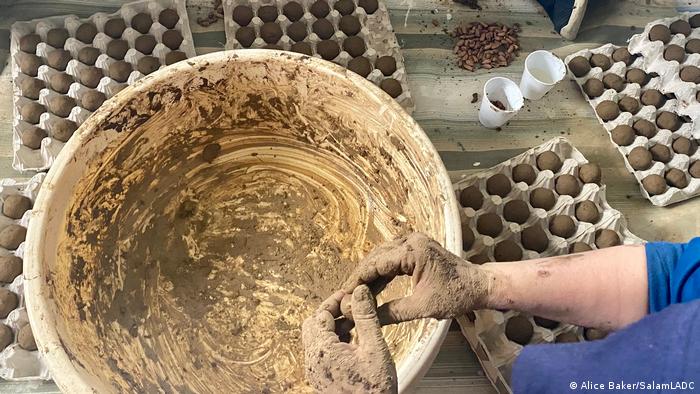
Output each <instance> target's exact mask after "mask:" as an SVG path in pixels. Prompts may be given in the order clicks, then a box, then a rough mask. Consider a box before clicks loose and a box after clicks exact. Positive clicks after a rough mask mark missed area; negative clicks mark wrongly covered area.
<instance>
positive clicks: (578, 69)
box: [569, 56, 591, 78]
mask: <svg viewBox="0 0 700 394" xmlns="http://www.w3.org/2000/svg"><path fill="white" fill-rule="evenodd" d="M569 70H571V72H572V73H573V74H574V75H575V76H576V77H577V78H581V77H583V76H584V75H586V74H588V73H589V72H590V71H591V64H590V62H589V61H588V59H586V58H585V57H583V56H576V57H574V58H573V59H571V60H570V61H569Z"/></svg>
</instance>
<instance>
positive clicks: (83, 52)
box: [78, 47, 100, 66]
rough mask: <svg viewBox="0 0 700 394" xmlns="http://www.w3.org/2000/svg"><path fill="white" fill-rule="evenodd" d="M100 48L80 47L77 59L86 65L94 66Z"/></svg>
mask: <svg viewBox="0 0 700 394" xmlns="http://www.w3.org/2000/svg"><path fill="white" fill-rule="evenodd" d="M99 56H100V50H99V49H97V48H94V47H82V48H80V50H79V51H78V61H79V62H81V63H83V64H86V65H88V66H94V65H95V62H96V61H97V58H98V57H99Z"/></svg>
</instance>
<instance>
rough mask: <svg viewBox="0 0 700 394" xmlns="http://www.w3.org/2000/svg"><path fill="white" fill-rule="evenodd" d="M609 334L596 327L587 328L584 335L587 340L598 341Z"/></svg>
mask: <svg viewBox="0 0 700 394" xmlns="http://www.w3.org/2000/svg"><path fill="white" fill-rule="evenodd" d="M607 336H608V333H607V332H605V331H603V330H598V329H595V328H586V329H584V330H583V337H584V338H586V340H587V341H597V340H599V339H603V338H605V337H607Z"/></svg>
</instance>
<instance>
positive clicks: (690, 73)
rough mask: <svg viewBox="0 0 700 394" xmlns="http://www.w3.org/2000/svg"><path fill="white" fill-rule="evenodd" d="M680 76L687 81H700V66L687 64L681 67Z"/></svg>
mask: <svg viewBox="0 0 700 394" xmlns="http://www.w3.org/2000/svg"><path fill="white" fill-rule="evenodd" d="M680 76H681V80H683V81H685V82H692V83H700V68H697V67H695V66H685V67H683V68H682V69H681V72H680Z"/></svg>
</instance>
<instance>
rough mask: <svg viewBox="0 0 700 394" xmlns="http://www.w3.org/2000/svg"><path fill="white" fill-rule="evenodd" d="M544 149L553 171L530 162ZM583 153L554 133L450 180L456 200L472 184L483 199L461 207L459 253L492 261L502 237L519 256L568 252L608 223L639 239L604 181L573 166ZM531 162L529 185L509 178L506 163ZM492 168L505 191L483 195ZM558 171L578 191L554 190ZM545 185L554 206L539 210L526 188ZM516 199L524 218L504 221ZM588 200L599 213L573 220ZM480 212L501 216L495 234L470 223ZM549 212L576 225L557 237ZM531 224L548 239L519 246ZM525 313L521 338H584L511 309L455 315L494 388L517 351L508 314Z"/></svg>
mask: <svg viewBox="0 0 700 394" xmlns="http://www.w3.org/2000/svg"><path fill="white" fill-rule="evenodd" d="M546 151H551V152H554V153H556V154H557V155H558V156H559V157H560V158H561V160H562V166H561V169H560V170H559V171H558V172H557V173H553V172H552V171H551V170H539V169H538V167H537V165H536V159H537V157H538V156H539V155H540V154H541V153H543V152H546ZM587 162H588V161H587V160H586V158H585V157H584V156H583V155H582V154H581V152H579V151H578V150H577V149H576V148H575V147H573V146H572V145H571V144H570V143H569V142H568V141H567V140H566V139H564V138H561V137H559V138H554V139H552V140H550V141H548V142H545V143H544V144H542V145H540V146H538V147H535V148H532V149H530V150H528V151H526V152H524V153H522V154H520V155H518V156H516V157H514V158H512V159H510V160H507V161H505V162H503V163H501V164H498V165H496V166H494V167H492V168H490V169H488V170H485V171H483V172H481V173H478V174H475V175H470V176H468V177H465V178H463V179H460V180H459V181H457V182H456V183H454V185H453V187H454V191H455V193H456V194H457V198H458V200H459V194H460V192H461V190H463V189H465V188H468V187H471V186H477V188H478V189H479V190H480V191H481V192H482V195H483V199H484V200H483V204H482V206H481V207H480V208H479V209H477V210H475V209H473V208H471V207H461V212H460V219H461V221H462V227H463V229H464V228H465V226H466V227H468V228H469V229H470V230H471V231H472V233H473V234H474V242H473V243H472V245H471V246H470V247H469V249H468V250H464V251H463V252H462V257H463V258H465V259H466V260H470V258H474V257H475V256H486V258H487V259H488V261H496V259H495V258H494V248H495V245H497V244H498V243H499V242H501V241H503V240H513V241H514V242H515V243H516V244H518V246H520V247H521V249H522V252H523V257H522V260H527V259H533V258H539V257H548V256H557V255H564V254H568V253H569V248H570V245H572V244H573V243H574V242H584V243H586V244H588V245H589V246H590V247H591V248H592V249H597V246H596V243H595V237H596V231H598V230H602V229H609V230H613V231H615V232H616V233H617V234H618V236H619V238H620V241H621V244H640V243H642V242H644V241H643V240H642V239H640V238H638V237H637V236H635V235H634V234H632V233H631V232H630V231H629V230H628V229H627V223H626V221H625V218H624V217H623V216H622V214H621V213H620V212H619V211H617V210H615V209H613V208H612V207H611V206H610V205H609V204H608V202H607V200H606V197H605V185H604V184H602V183H601V184H600V185H599V184H595V183H583V182H582V181H580V178H579V177H578V168H579V166H581V165H583V164H585V163H587ZM523 163H525V164H529V165H531V166H532V167H533V168H534V170H535V173H536V175H537V176H536V178H535V181H534V182H533V183H532V184H531V185H527V184H526V183H525V182H519V183H515V182H513V180H512V176H511V173H512V169H513V167H515V166H516V165H518V164H523ZM496 174H504V175H506V176H507V177H508V178H509V179H510V180H511V188H512V189H511V191H510V193H509V194H508V195H507V196H505V197H500V196H497V195H489V194H488V192H487V189H486V182H487V180H488V179H489V178H491V177H492V176H493V175H496ZM563 174H570V175H573V176H575V177H576V179H579V181H580V184H579V185H580V186H581V192H580V193H579V195H578V196H576V197H572V196H569V195H559V194H557V192H556V190H555V189H554V188H555V179H556V178H557V177H558V176H560V175H563ZM540 187H541V188H546V189H550V190H552V192H553V193H554V195H555V197H556V202H555V204H554V206H553V207H552V208H551V209H550V210H549V211H545V210H544V209H542V208H533V207H532V205H530V203H529V194H530V192H531V191H532V190H533V189H535V188H540ZM517 199H522V200H523V201H525V202H526V203H528V208H529V209H530V216H529V218H528V219H527V220H526V221H525V222H524V223H523V224H522V225H521V224H518V223H514V222H508V221H507V220H506V219H505V218H504V217H503V207H504V205H505V204H506V203H508V202H509V201H512V200H517ZM585 200H589V201H593V202H594V203H595V205H596V206H597V208H598V211H599V213H600V217H599V220H598V221H597V222H596V223H594V224H592V223H588V222H583V221H579V220H578V219H577V218H576V216H575V208H576V205H577V204H578V203H580V202H581V201H585ZM486 213H496V214H497V215H498V216H499V217H501V220H502V224H503V230H502V231H501V233H500V234H499V235H498V236H496V237H490V236H487V235H481V234H479V232H478V231H477V229H476V222H477V219H478V218H479V217H480V216H481V215H484V214H486ZM554 215H566V216H569V217H571V218H572V219H573V221H574V223H575V225H576V231H575V232H574V234H573V235H572V236H571V237H569V238H566V239H564V238H561V237H559V236H556V235H553V234H552V233H551V232H550V231H549V220H550V219H551V218H552V217H553V216H554ZM531 226H541V228H542V229H543V230H544V232H545V233H546V234H547V237H548V239H549V245H548V247H547V248H546V249H545V250H544V251H543V252H542V253H538V252H536V251H533V250H527V249H525V248H524V247H523V245H522V243H521V240H520V235H521V232H522V230H524V229H525V228H528V227H531ZM519 315H522V316H525V317H526V318H527V319H528V321H529V322H530V323H531V325H532V327H533V334H532V337H531V339H530V340H529V341H528V342H527V344H535V343H553V342H555V341H556V338H557V337H558V336H560V335H561V334H563V333H570V335H575V338H576V339H577V340H578V341H583V340H585V336H584V328H582V327H578V326H574V325H571V324H564V323H558V324H557V326H556V327H555V328H553V329H548V328H545V327H542V326H540V325H537V324H536V323H535V321H534V320H533V316H530V315H528V314H525V313H521V312H516V311H496V310H479V311H474V312H473V313H470V314H469V315H467V316H462V317H460V318H458V319H457V321H458V323H459V324H460V327H461V329H462V332H463V334H464V335H465V337H466V338H467V340H468V341H469V343H470V345H471V347H472V349H473V350H474V352H475V353H476V355H477V357H478V359H479V361H480V363H481V365H482V366H483V368H484V371H485V373H486V374H487V375H488V377H489V379H490V380H491V382H492V383H493V385H494V387H495V388H496V390H497V391H498V392H500V393H511V392H512V391H511V388H510V376H511V368H512V365H513V362H514V361H515V358H516V357H517V355H518V354H519V353H520V352H521V351H522V348H523V346H522V345H520V344H518V343H515V342H513V341H511V340H510V339H509V338H508V337H507V336H506V334H505V327H506V324H507V322H508V320H509V319H511V318H513V317H515V316H519Z"/></svg>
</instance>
